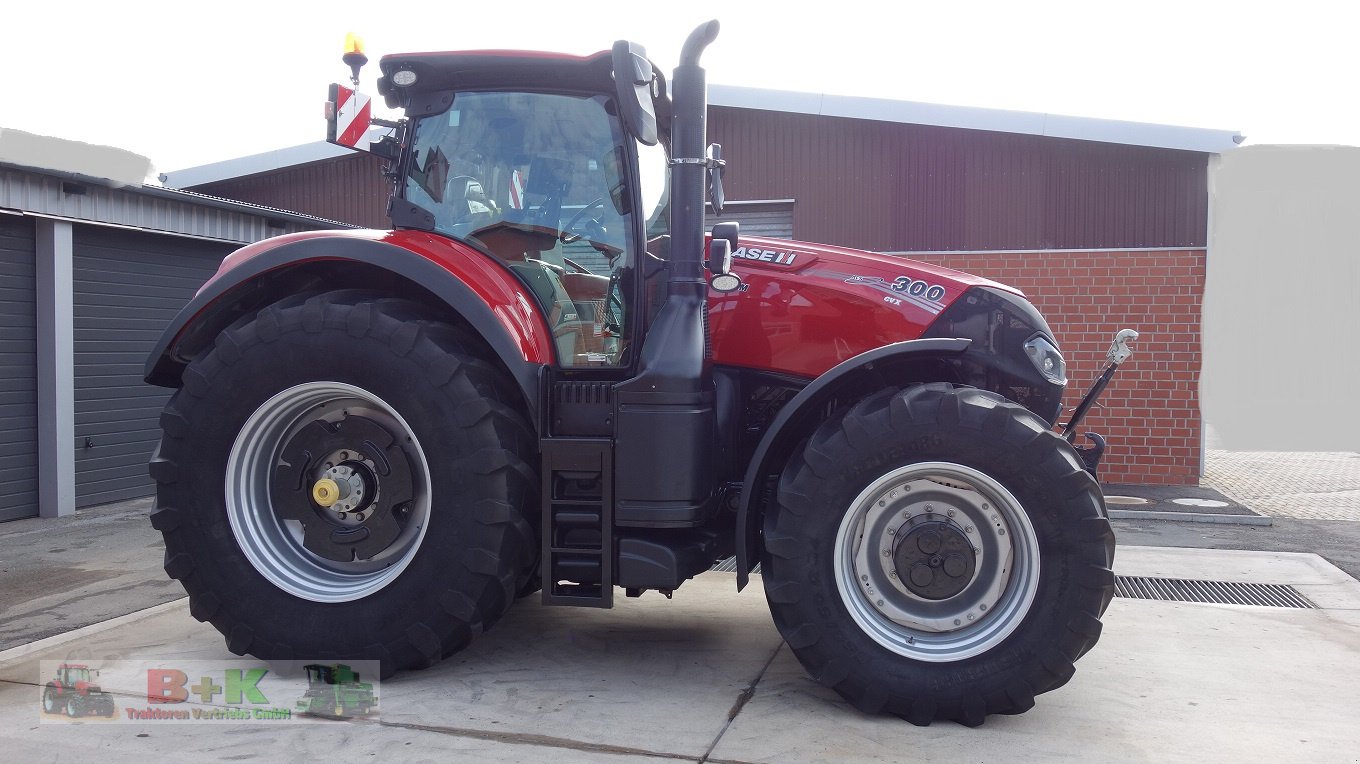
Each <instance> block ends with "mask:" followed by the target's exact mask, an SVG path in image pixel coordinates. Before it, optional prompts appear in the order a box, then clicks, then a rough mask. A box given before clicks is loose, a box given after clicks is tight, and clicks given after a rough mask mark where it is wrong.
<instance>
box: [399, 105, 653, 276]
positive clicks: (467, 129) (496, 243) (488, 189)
mask: <svg viewBox="0 0 1360 764" xmlns="http://www.w3.org/2000/svg"><path fill="white" fill-rule="evenodd" d="M606 102H607V99H606V98H605V97H604V96H598V95H597V96H571V95H557V94H546V93H458V94H456V95H455V97H454V102H453V107H452V108H451V109H449V111H447V112H445V113H443V114H436V115H433V116H429V117H424V118H422V119H420V120H419V121H418V122H417V124H416V127H415V146H414V154H413V156H412V160H411V165H410V169H409V172H408V173H407V179H406V198H407V200H408V201H411V202H413V203H415V204H417V205H419V206H421V207H423V208H425V209H426V210H428V211H430V212H431V213H433V214H434V218H435V229H436V230H437V231H439V232H440V233H443V234H445V235H448V236H452V237H454V238H457V239H462V240H465V241H468V242H470V243H473V244H477V245H478V246H480V247H481V248H483V249H489V250H491V251H492V253H493V254H496V255H498V256H506V259H510V260H515V259H522V257H520V256H522V255H523V254H524V252H523V251H518V252H508V251H506V248H505V242H504V241H503V239H505V238H507V237H506V236H505V234H506V232H507V231H513V232H515V233H518V234H521V236H519V237H517V238H518V240H517V241H516V244H526V245H530V246H532V245H541V248H539V249H532V250H529V252H530V254H535V255H537V254H541V253H549V254H548V256H547V257H546V258H545V259H547V260H548V261H549V262H555V263H556V264H558V265H561V264H563V263H562V262H561V258H562V257H564V256H565V257H568V258H570V259H573V260H576V259H577V257H579V258H580V260H582V261H584V262H580V264H581V265H583V266H585V267H587V268H589V269H590V270H592V271H594V272H601V271H605V272H607V271H608V270H609V266H608V263H607V262H606V261H607V260H608V259H609V258H610V257H611V256H617V255H618V254H621V253H622V252H623V250H624V249H625V242H626V239H627V236H626V233H627V228H626V220H625V216H626V215H627V214H628V212H629V210H628V209H627V206H628V198H627V195H626V194H625V193H624V183H623V181H622V180H621V178H622V177H623V167H624V165H623V164H622V157H620V156H619V155H618V152H617V150H616V147H617V146H620V145H621V143H622V139H621V136H620V134H619V127H618V123H617V119H616V118H614V117H611V116H610V115H609V114H608V113H607V112H606V106H605V104H606ZM569 224H570V225H569ZM534 236H537V237H539V238H538V239H537V240H534V239H533V237H534ZM526 237H528V238H527V239H526ZM562 238H568V239H571V241H570V242H560V243H571V244H576V246H574V247H568V248H566V249H565V251H564V249H563V248H562V247H560V246H558V243H559V240H560V239H562ZM578 242H579V243H578ZM507 255H508V256H507ZM573 255H574V256H573ZM578 262H579V261H578ZM592 266H594V267H592Z"/></svg>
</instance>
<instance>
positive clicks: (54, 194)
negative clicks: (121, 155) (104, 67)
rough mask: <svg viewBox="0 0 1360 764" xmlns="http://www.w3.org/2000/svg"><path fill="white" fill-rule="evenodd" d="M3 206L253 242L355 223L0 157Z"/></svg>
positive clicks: (0, 201) (24, 211) (1, 209)
mask: <svg viewBox="0 0 1360 764" xmlns="http://www.w3.org/2000/svg"><path fill="white" fill-rule="evenodd" d="M0 212H16V213H19V214H24V215H38V216H43V217H51V218H60V219H65V220H74V221H81V222H87V223H95V224H100V225H111V226H120V227H126V228H138V229H143V230H147V231H156V232H161V233H171V234H177V235H181V236H192V237H196V238H203V239H215V240H219V241H229V242H237V243H249V242H254V241H259V240H260V239H265V238H268V237H270V236H277V235H279V234H281V233H292V232H294V231H311V230H317V229H323V228H354V227H355V226H352V225H349V224H347V223H339V222H336V221H334V220H326V219H323V218H319V217H314V216H311V215H303V214H299V213H296V212H289V211H287V210H280V209H274V208H272V207H264V206H260V205H256V204H246V203H243V202H236V201H232V200H230V199H219V198H217V197H213V196H207V195H204V194H197V193H194V192H192V191H181V190H178V189H172V188H161V187H159V186H150V185H141V186H135V185H123V184H120V183H118V182H116V181H110V180H107V179H103V178H96V177H90V176H87V175H83V174H79V173H72V172H65V171H59V170H50V169H43V168H34V167H24V166H19V165H14V164H11V163H0Z"/></svg>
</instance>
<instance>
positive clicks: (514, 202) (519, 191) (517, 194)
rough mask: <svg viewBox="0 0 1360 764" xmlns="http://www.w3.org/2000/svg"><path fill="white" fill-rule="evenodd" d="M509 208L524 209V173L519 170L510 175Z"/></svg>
mask: <svg viewBox="0 0 1360 764" xmlns="http://www.w3.org/2000/svg"><path fill="white" fill-rule="evenodd" d="M510 206H511V207H512V208H513V209H517V210H522V209H524V173H523V172H522V171H520V170H515V171H514V172H512V173H510Z"/></svg>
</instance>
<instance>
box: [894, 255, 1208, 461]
mask: <svg viewBox="0 0 1360 764" xmlns="http://www.w3.org/2000/svg"><path fill="white" fill-rule="evenodd" d="M904 256H908V257H913V258H915V259H917V260H924V261H927V262H931V263H936V264H938V265H944V266H947V267H949V268H955V269H957V270H961V271H968V272H969V273H976V274H978V275H979V276H985V277H987V278H990V279H994V280H996V281H1000V282H1002V283H1005V284H1010V285H1011V286H1014V287H1018V288H1019V289H1021V290H1023V291H1024V292H1025V295H1026V296H1027V297H1029V299H1030V300H1031V301H1032V302H1033V303H1034V305H1035V307H1037V308H1038V309H1039V311H1040V312H1041V313H1043V315H1044V317H1045V318H1046V319H1048V322H1049V325H1050V326H1051V327H1052V329H1053V332H1054V334H1056V335H1057V340H1058V344H1059V346H1060V347H1061V348H1062V351H1063V356H1064V358H1066V360H1067V363H1068V367H1067V375H1068V379H1069V380H1070V381H1069V383H1068V393H1067V399H1066V400H1065V401H1064V406H1066V407H1067V409H1068V410H1069V411H1070V409H1071V408H1072V407H1074V406H1076V405H1077V401H1079V400H1080V399H1081V395H1082V394H1083V393H1085V391H1086V388H1087V387H1089V386H1090V384H1091V382H1092V381H1094V380H1095V378H1096V376H1097V375H1098V374H1099V373H1100V370H1101V369H1102V368H1103V367H1104V358H1105V351H1106V350H1107V349H1109V347H1110V340H1111V339H1113V336H1114V332H1115V331H1116V330H1118V329H1124V328H1130V329H1137V330H1138V331H1139V332H1141V335H1140V336H1139V338H1138V341H1137V342H1135V343H1133V348H1134V355H1133V357H1132V358H1131V359H1130V360H1129V361H1128V362H1127V363H1126V364H1125V365H1124V366H1123V367H1121V368H1120V370H1119V373H1118V374H1116V375H1115V378H1114V380H1113V381H1112V382H1111V383H1110V386H1109V387H1108V388H1106V391H1105V394H1104V395H1102V396H1101V399H1100V405H1101V407H1100V408H1096V409H1093V410H1092V411H1091V413H1090V414H1089V415H1088V416H1087V420H1086V425H1087V426H1089V427H1090V428H1091V429H1094V430H1096V431H1097V432H1100V433H1102V434H1104V435H1105V436H1106V438H1107V439H1108V440H1109V450H1108V451H1106V455H1105V460H1104V462H1103V463H1102V464H1101V468H1100V479H1101V481H1102V482H1107V483H1142V484H1156V485H1193V484H1195V483H1198V482H1199V475H1200V424H1201V423H1200V414H1199V372H1200V304H1201V300H1202V297H1203V295H1204V251H1203V250H1196V249H1191V250H1178V249H1168V250H1155V251H1143V252H1020V253H1006V254H999V253H994V252H979V253H957V254H947V255H904ZM1064 416H1066V414H1065V415H1064Z"/></svg>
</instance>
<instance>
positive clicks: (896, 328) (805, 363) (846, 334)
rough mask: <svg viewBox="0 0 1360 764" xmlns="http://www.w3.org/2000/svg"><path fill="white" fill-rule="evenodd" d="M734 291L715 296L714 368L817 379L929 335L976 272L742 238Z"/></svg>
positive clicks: (976, 280)
mask: <svg viewBox="0 0 1360 764" xmlns="http://www.w3.org/2000/svg"><path fill="white" fill-rule="evenodd" d="M732 270H733V271H734V272H735V273H736V274H737V275H739V276H741V280H742V282H743V284H742V287H741V288H740V289H738V290H737V291H734V292H728V293H726V294H719V293H716V292H712V291H710V292H709V295H710V296H709V303H708V304H709V327H710V332H711V342H712V347H713V362H714V363H717V364H721V365H724V366H741V367H746V368H752V369H760V370H762V371H771V372H778V373H783V374H790V375H794V376H799V377H808V378H812V377H816V376H818V375H820V374H821V373H823V372H825V371H826V370H828V369H830V368H831V367H833V366H835V365H836V364H838V363H840V362H841V361H844V360H846V359H849V358H852V357H854V356H856V355H859V354H860V353H863V352H865V351H867V350H872V349H874V348H876V347H881V346H883V345H887V344H890V343H893V342H902V341H903V340H912V339H917V338H918V337H920V336H921V335H922V334H923V333H924V332H925V330H926V328H927V327H928V326H930V324H931V323H932V322H933V321H934V320H935V318H936V317H937V316H939V314H940V313H941V312H942V311H943V310H944V309H945V308H947V307H948V306H949V305H950V304H951V303H953V302H954V301H955V300H957V299H958V298H959V297H960V296H961V295H962V294H963V293H964V292H965V291H967V290H968V289H969V288H970V287H974V286H988V287H992V288H994V289H999V290H1003V291H1007V292H1010V293H1012V294H1016V295H1021V293H1020V291H1019V290H1017V289H1015V288H1013V287H1009V286H1006V285H1004V284H998V283H996V282H994V281H989V280H987V279H984V278H981V277H978V276H974V275H972V274H969V273H963V272H961V271H956V270H951V269H949V268H942V267H940V266H937V265H930V264H927V263H921V262H917V261H915V260H908V259H905V258H902V257H895V256H890V255H881V254H877V253H873V252H865V251H862V250H855V249H846V248H843V247H835V246H829V245H825V244H812V243H808V242H802V241H791V240H788V239H766V238H760V237H755V236H743V237H741V246H740V247H738V248H737V249H736V251H734V252H733V257H732Z"/></svg>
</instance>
